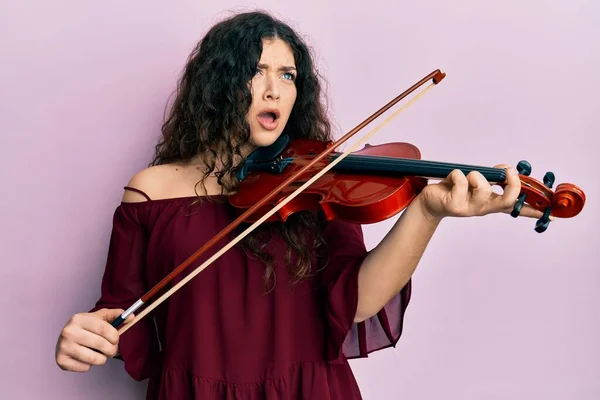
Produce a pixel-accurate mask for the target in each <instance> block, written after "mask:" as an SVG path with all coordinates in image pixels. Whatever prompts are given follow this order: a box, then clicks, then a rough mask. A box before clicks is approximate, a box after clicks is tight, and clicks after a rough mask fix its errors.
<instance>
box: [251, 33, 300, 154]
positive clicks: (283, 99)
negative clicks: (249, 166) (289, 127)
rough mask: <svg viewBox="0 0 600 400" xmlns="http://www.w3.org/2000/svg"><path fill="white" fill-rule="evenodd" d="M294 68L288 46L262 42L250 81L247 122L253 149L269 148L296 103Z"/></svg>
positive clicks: (280, 43)
mask: <svg viewBox="0 0 600 400" xmlns="http://www.w3.org/2000/svg"><path fill="white" fill-rule="evenodd" d="M296 74H297V72H296V64H295V62H294V55H293V53H292V49H291V48H290V47H289V45H288V44H287V43H286V42H284V41H282V40H280V39H276V40H263V51H262V54H261V57H260V61H259V63H258V66H257V71H256V75H255V76H254V77H253V78H252V81H251V87H250V90H251V93H252V105H251V106H250V110H249V111H248V114H247V118H248V124H249V125H250V141H251V143H252V145H253V147H265V146H269V145H271V144H272V143H273V142H275V140H277V138H278V137H279V135H281V132H283V129H284V128H285V125H286V123H287V122H288V119H289V117H290V114H291V112H292V108H293V107H294V102H295V101H296V94H297V92H296V84H295V80H296Z"/></svg>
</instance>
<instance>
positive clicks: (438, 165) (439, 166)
mask: <svg viewBox="0 0 600 400" xmlns="http://www.w3.org/2000/svg"><path fill="white" fill-rule="evenodd" d="M349 157H350V158H351V159H352V160H355V161H357V162H360V163H361V165H365V164H366V165H369V164H375V161H376V162H377V163H383V164H387V165H390V166H394V167H409V168H410V167H429V168H431V169H430V170H435V171H440V173H442V172H445V171H448V173H450V170H452V169H462V170H476V171H479V172H482V173H491V174H496V173H500V172H502V171H504V169H503V168H494V167H480V166H476V165H466V164H454V163H444V162H439V161H427V160H418V159H410V158H394V157H385V156H362V155H358V154H356V155H350V156H349Z"/></svg>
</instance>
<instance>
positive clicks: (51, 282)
mask: <svg viewBox="0 0 600 400" xmlns="http://www.w3.org/2000/svg"><path fill="white" fill-rule="evenodd" d="M599 4H600V3H599V2H597V1H595V0H587V1H585V0H561V1H559V0H529V1H517V0H505V1H503V2H499V1H497V2H490V1H480V0H456V1H453V2H450V1H442V0H440V1H434V0H421V1H418V2H416V1H406V0H402V1H399V0H394V1H383V0H371V1H368V2H349V1H339V0H334V1H329V2H325V1H313V0H310V1H307V0H305V1H295V2H281V1H274V0H273V1H267V0H264V1H254V2H252V3H247V2H241V1H240V2H234V1H228V0H222V1H212V2H201V1H183V0H177V1H174V0H171V1H169V2H166V1H149V0H144V1H141V0H135V1H125V2H124V1H100V2H98V1H96V2H82V1H64V0H57V1H52V2H49V1H40V0H38V1H31V0H30V1H23V0H21V1H17V0H8V1H7V0H5V1H3V2H2V4H1V5H0V43H1V46H0V48H1V53H0V54H1V55H0V59H1V60H2V62H1V64H0V77H1V81H0V127H1V128H0V129H1V130H2V159H3V160H2V161H3V168H2V169H1V171H2V172H1V176H0V178H1V184H2V195H1V196H0V199H1V202H2V203H1V205H2V206H1V207H0V210H1V211H0V212H1V213H2V215H1V221H2V231H1V232H2V237H1V240H0V243H1V252H0V254H2V268H1V270H0V271H1V272H0V274H1V279H0V285H1V286H0V296H1V297H0V299H1V305H2V310H3V315H2V317H3V319H4V320H3V321H2V323H1V326H2V329H1V330H0V339H1V340H0V344H1V351H2V355H1V356H0V388H1V391H2V392H1V393H2V394H1V395H0V397H2V398H5V399H11V400H12V399H14V400H17V399H19V400H20V399H86V400H93V399H107V398H123V399H139V398H143V392H144V388H145V384H144V383H141V384H139V383H136V382H134V381H132V380H131V379H130V378H129V377H128V376H127V375H126V374H125V372H124V371H123V369H122V364H121V363H120V362H119V361H116V360H111V361H110V362H109V364H108V365H106V366H105V367H103V368H95V369H93V370H92V371H91V372H90V373H87V374H72V373H65V372H63V371H61V370H60V369H59V368H58V367H57V366H56V364H55V362H54V344H55V341H56V337H57V335H58V333H59V331H60V329H61V328H62V326H63V324H64V323H65V322H66V321H67V319H68V318H69V317H70V316H71V315H72V314H73V313H75V312H78V311H85V310H87V309H88V308H89V307H91V306H92V305H93V303H94V301H95V300H96V298H97V296H98V294H99V281H100V278H101V276H102V271H103V263H104V261H105V256H106V249H107V244H108V238H109V233H110V223H111V217H112V213H113V211H114V208H115V207H116V206H117V204H118V202H119V200H120V197H121V193H122V190H121V188H122V186H123V185H124V184H126V183H127V181H128V180H129V177H130V176H131V175H132V174H133V173H135V172H136V171H137V170H139V169H141V168H143V167H144V166H145V165H146V164H147V162H148V161H149V158H150V155H151V151H152V150H153V146H154V143H155V141H156V140H157V137H158V134H159V125H160V122H161V119H162V114H163V110H164V107H165V103H166V102H167V100H168V98H169V96H170V94H171V92H172V90H173V89H174V84H175V80H176V78H177V76H178V74H179V71H180V70H181V68H182V66H183V63H184V62H185V58H186V57H187V55H188V53H189V51H190V50H191V48H192V46H193V45H194V43H195V42H196V41H197V40H198V39H199V38H200V37H201V35H202V34H203V33H204V32H205V31H206V29H208V27H209V25H211V24H212V23H214V22H215V21H216V20H218V19H220V18H221V17H224V16H227V15H229V12H230V11H231V10H246V9H250V8H254V7H261V8H264V9H267V10H270V11H272V12H274V13H275V14H276V15H278V16H280V17H283V18H285V19H286V20H288V21H290V22H291V23H292V24H293V25H294V26H295V27H296V28H297V29H299V30H300V31H301V32H302V33H303V34H304V35H306V37H307V39H308V40H309V42H310V44H311V45H312V46H314V49H315V52H316V54H317V57H318V63H319V66H320V68H321V71H322V73H323V74H324V75H325V76H326V77H327V80H328V90H329V94H330V98H331V104H332V108H331V112H332V115H333V117H334V118H335V121H336V126H337V134H338V136H339V135H341V134H342V133H344V132H347V131H348V130H350V129H351V128H353V127H354V126H355V125H356V124H357V123H359V122H360V121H362V120H363V119H364V118H366V117H367V116H368V115H370V114H371V113H372V112H374V111H376V110H377V109H379V108H380V107H381V106H383V105H384V104H385V103H387V102H388V101H389V100H390V99H392V98H393V97H395V96H396V95H397V94H399V93H400V92H402V91H403V90H405V89H406V88H407V87H409V86H410V85H412V84H413V83H414V82H416V81H417V80H419V79H420V78H421V77H423V76H425V75H426V74H427V73H429V72H431V71H432V70H434V69H436V68H440V69H442V70H443V71H445V72H446V73H447V74H448V76H447V78H446V79H445V80H444V81H443V82H442V84H440V85H438V86H437V87H435V88H434V89H433V90H432V91H430V92H429V93H428V94H427V95H426V96H425V97H424V98H423V99H421V100H420V101H418V102H417V103H416V104H414V105H413V106H412V107H410V108H409V109H408V110H407V111H406V112H404V113H403V114H401V115H400V116H399V117H398V118H397V119H396V120H394V121H393V122H392V123H391V124H390V125H388V126H387V127H386V128H384V129H383V130H382V131H381V132H379V133H378V134H377V135H376V136H375V138H374V139H373V140H372V141H371V142H372V143H383V142H389V141H408V142H412V143H414V144H416V145H417V146H418V147H419V148H420V149H421V151H422V153H423V157H424V158H427V159H432V160H440V161H454V162H463V163H472V164H481V165H488V166H492V165H495V164H498V163H511V164H515V163H516V162H518V161H519V160H520V159H527V160H529V161H530V162H531V163H532V165H533V173H532V176H533V177H535V178H537V179H541V178H542V176H543V175H544V173H545V172H546V171H547V170H552V171H554V172H555V174H556V178H557V183H561V182H572V183H575V184H578V185H580V186H581V187H582V188H583V189H584V191H585V192H586V194H587V196H588V203H587V205H586V208H585V209H584V211H583V212H582V213H581V214H580V215H579V216H577V217H576V218H574V219H569V220H559V221H556V222H555V223H553V224H551V227H550V228H549V230H548V231H547V232H546V233H544V234H542V235H540V234H537V233H535V232H534V231H533V227H534V221H533V220H528V219H517V220H515V219H513V218H511V217H509V216H507V215H494V216H488V217H485V218H472V219H468V220H467V219H462V220H460V219H453V220H447V221H445V222H444V223H443V224H442V226H441V227H440V229H439V231H438V232H437V234H436V236H435V238H434V239H433V241H432V242H431V245H430V247H429V249H428V251H427V253H426V254H425V256H424V258H423V260H422V262H421V264H420V267H419V268H418V270H417V272H416V274H415V280H414V285H415V286H414V296H413V299H412V304H411V306H410V308H409V310H408V315H407V318H406V327H405V333H404V336H403V338H402V340H401V341H400V343H399V346H398V347H397V348H396V349H393V350H387V351H384V352H380V353H377V354H374V355H373V356H372V357H371V358H369V359H368V360H357V361H353V362H352V365H353V367H354V370H355V372H356V376H357V379H358V382H359V384H360V386H361V388H362V390H363V393H364V397H365V399H369V400H370V399H382V400H383V399H411V400H432V399H461V400H467V399H468V400H480V399H486V400H495V399H498V400H500V399H502V400H504V399H527V400H533V399H540V400H541V399H543V400H565V399H573V400H592V399H598V398H600V372H599V370H600V368H599V367H600V362H599V361H598V360H600V345H599V344H598V343H599V341H598V338H599V337H600V323H599V317H600V313H599V312H598V309H597V305H598V303H599V302H600V294H599V291H598V287H599V283H600V279H599V278H600V272H599V270H600V265H599V264H600V263H599V262H598V248H599V247H600V246H599V244H600V243H599V239H598V238H599V237H600V235H598V233H599V232H598V231H599V229H598V223H599V221H600V218H599V217H600V215H599V213H598V194H599V193H598V189H599V188H598V167H597V165H598V163H597V160H598V157H597V155H596V148H595V147H594V146H595V145H597V144H598V140H597V135H598V132H599V128H600V123H599V122H598V119H597V118H598V112H599V111H600V101H599V100H598V92H597V90H598V88H599V87H600V74H599V73H598V65H599V63H600V24H599V23H598V21H600V7H599ZM378 122H379V121H378ZM373 126H374V125H373ZM366 132H367V130H365V131H363V133H366ZM394 221H395V219H393V220H390V221H386V222H383V223H379V224H376V225H370V226H365V233H366V237H367V241H368V243H367V244H368V246H369V247H373V246H374V245H375V244H376V243H377V242H378V241H379V240H380V239H381V238H382V237H383V235H384V234H385V233H386V232H387V230H388V229H389V228H390V227H391V226H392V224H393V222H394ZM199 279H201V276H200V277H199Z"/></svg>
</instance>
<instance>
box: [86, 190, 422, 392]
mask: <svg viewBox="0 0 600 400" xmlns="http://www.w3.org/2000/svg"><path fill="white" fill-rule="evenodd" d="M146 197H147V196H146ZM219 197H220V196H217V197H216V198H217V200H218V199H219ZM192 200H194V198H193V197H184V198H175V199H158V200H151V199H149V198H148V201H144V202H139V203H125V202H122V203H121V204H120V205H119V206H118V207H117V209H116V211H115V214H114V220H113V224H114V225H113V231H112V235H111V239H110V248H109V253H108V259H107V266H106V271H105V274H104V277H103V280H102V286H101V297H100V299H99V300H98V302H97V303H96V306H95V307H94V308H93V309H92V310H97V309H100V308H122V309H127V308H128V307H129V306H130V305H131V304H133V303H134V302H135V301H136V300H137V299H139V298H140V297H141V296H142V295H143V294H144V293H145V292H146V291H147V290H148V289H149V288H151V287H152V286H154V285H155V284H156V283H157V282H159V281H160V280H161V278H163V277H164V276H165V275H167V274H168V273H169V272H170V271H171V270H172V269H174V268H176V267H177V266H178V265H179V264H180V263H181V262H182V261H183V260H185V259H186V258H187V257H188V256H189V255H190V254H192V253H193V252H194V251H196V250H197V249H199V248H200V247H201V246H202V245H203V244H204V243H205V242H206V241H207V240H209V239H210V238H211V237H213V236H214V235H215V234H216V233H217V232H219V231H220V230H221V229H223V228H224V227H225V226H226V225H227V224H229V223H230V222H231V221H233V220H234V219H235V217H236V215H235V212H234V210H233V209H232V207H231V206H229V205H228V203H227V202H219V201H216V202H209V201H203V202H202V203H201V204H197V205H194V206H193V207H191V208H190V207H189V205H190V203H191V202H192ZM324 234H325V239H326V241H327V245H328V252H329V262H328V264H327V266H326V268H325V269H324V270H323V271H320V272H319V273H318V275H317V276H316V277H315V278H312V279H309V280H307V281H303V282H302V283H297V284H289V283H288V282H289V279H288V278H289V275H288V270H287V267H286V265H285V264H284V263H283V262H282V261H280V262H279V264H276V265H275V266H274V268H275V274H276V278H277V281H276V284H275V288H274V289H273V290H272V291H271V292H268V293H266V292H265V286H264V281H263V276H264V275H263V273H264V267H263V264H262V263H261V261H259V260H257V259H255V258H253V257H251V256H248V255H246V254H245V253H244V251H242V250H241V249H239V248H238V247H237V246H235V247H234V248H232V249H230V250H229V251H227V252H226V253H225V254H224V255H223V256H221V257H220V258H219V259H218V260H217V261H215V262H214V263H213V264H212V265H210V266H209V267H208V268H206V269H205V270H204V271H202V272H201V273H200V274H198V275H197V276H196V277H194V279H192V280H191V281H190V282H188V283H187V284H186V285H184V286H183V287H182V288H180V289H179V290H178V291H177V292H175V294H173V295H172V296H171V297H169V298H168V299H167V300H166V301H165V302H163V303H162V304H161V305H159V306H158V307H157V308H156V309H154V310H153V311H152V312H151V313H150V314H149V315H147V316H145V317H144V318H143V319H141V320H140V321H139V322H137V323H136V324H135V325H134V326H133V327H132V328H131V329H129V330H128V331H126V332H125V333H123V334H122V336H121V338H120V344H119V348H120V357H119V358H121V359H122V360H123V361H124V366H125V370H126V371H127V373H128V374H129V375H131V376H132V377H133V378H134V379H136V380H138V381H142V380H145V379H149V382H148V392H147V399H173V400H175V399H176V400H187V399H244V400H258V399H261V400H262V399H268V400H276V399H277V400H282V399H286V400H288V399H319V400H328V399H334V400H338V399H340V400H342V399H343V400H352V399H360V398H361V395H360V391H359V388H358V385H357V383H356V381H355V379H354V376H353V374H352V371H351V369H350V366H349V364H348V362H347V359H350V358H356V357H366V356H367V354H368V353H370V352H372V351H375V350H379V349H382V348H386V347H392V346H395V344H396V343H397V341H398V340H399V338H400V335H401V332H402V322H403V318H404V312H405V309H406V307H407V305H408V302H409V299H410V287H411V286H410V282H409V283H408V284H407V285H406V286H405V288H404V289H403V290H402V291H401V292H400V294H398V295H397V296H396V297H395V298H394V299H392V301H390V302H389V303H388V304H387V305H386V306H385V308H384V309H382V310H381V311H380V312H379V313H378V315H377V316H374V317H373V318H371V319H369V320H367V321H365V322H362V323H359V324H356V323H354V322H353V317H354V313H355V310H356V306H357V300H358V287H357V282H358V280H357V278H358V271H359V268H360V266H361V263H362V261H363V259H364V258H365V257H366V255H367V254H368V252H367V250H366V248H365V244H364V242H363V235H362V230H361V227H360V225H355V224H350V223H347V222H342V221H332V222H330V223H328V225H327V227H326V229H325V232H324ZM230 237H234V236H233V235H231V236H230ZM223 243H225V241H224V242H222V243H221V244H220V245H217V246H215V247H213V249H211V250H209V252H208V254H207V255H205V257H201V259H199V260H198V261H197V262H196V263H194V264H193V265H192V266H191V267H190V268H189V269H188V270H186V272H184V273H183V275H187V274H188V273H189V272H191V271H192V270H193V268H195V267H196V266H198V265H200V264H201V263H202V262H203V261H204V260H205V259H206V258H208V257H209V255H212V254H213V253H214V252H216V251H217V250H218V249H219V248H221V246H222V244H223ZM268 249H269V251H270V252H271V253H272V254H274V255H275V256H277V257H278V258H277V260H283V254H284V252H285V244H284V241H283V240H282V238H280V237H276V236H273V238H272V241H271V243H270V244H269V246H268ZM313 262H314V263H313V269H317V268H318V267H320V266H321V263H322V262H323V261H322V260H321V259H316V258H314V260H313Z"/></svg>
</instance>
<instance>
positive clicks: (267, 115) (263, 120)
mask: <svg viewBox="0 0 600 400" xmlns="http://www.w3.org/2000/svg"><path fill="white" fill-rule="evenodd" d="M257 119H258V122H259V123H260V125H261V126H262V127H263V128H265V129H267V130H273V129H275V128H277V125H278V119H279V111H278V110H264V111H262V112H261V113H259V114H258V116H257Z"/></svg>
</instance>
